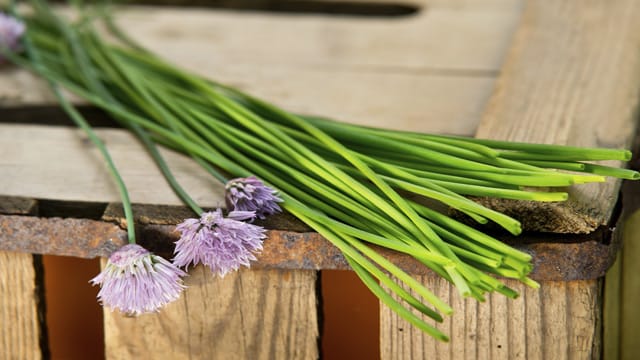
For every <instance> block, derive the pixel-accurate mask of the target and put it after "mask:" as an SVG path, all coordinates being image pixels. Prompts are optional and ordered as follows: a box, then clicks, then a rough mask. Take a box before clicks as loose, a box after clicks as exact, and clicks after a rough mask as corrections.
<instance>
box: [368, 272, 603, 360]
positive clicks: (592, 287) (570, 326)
mask: <svg viewBox="0 0 640 360" xmlns="http://www.w3.org/2000/svg"><path fill="white" fill-rule="evenodd" d="M421 281H422V282H423V284H425V285H426V286H427V287H429V288H430V289H433V290H434V292H435V294H436V295H437V296H439V297H440V298H442V299H444V300H449V302H450V303H451V304H453V306H454V311H455V313H454V315H453V316H451V317H448V318H446V319H445V320H444V322H443V323H442V324H438V325H437V328H438V329H441V330H443V331H444V332H446V333H447V334H450V335H451V341H450V342H449V343H441V342H438V341H436V340H434V339H433V338H431V337H429V336H428V335H425V334H424V333H422V332H420V331H419V330H417V329H415V328H414V327H412V326H411V325H410V324H409V323H407V322H406V321H404V320H402V319H401V318H399V317H398V315H397V314H396V313H394V312H393V311H391V310H389V308H387V307H386V306H383V305H381V319H380V334H381V343H380V347H381V349H380V350H381V358H382V359H383V360H385V359H437V360H440V359H452V360H453V359H455V360H461V359H469V360H471V359H496V360H499V359H540V360H543V359H592V358H598V357H599V356H600V336H601V335H600V332H599V330H598V329H599V324H600V323H599V321H600V311H601V306H602V301H601V297H600V284H601V280H584V281H568V282H562V281H544V282H542V287H541V288H540V289H539V290H533V289H529V288H525V287H524V286H523V285H521V284H519V283H517V282H515V281H507V285H508V286H510V287H512V288H514V289H516V290H518V291H519V292H520V294H521V296H520V298H518V299H516V300H509V299H506V298H505V297H504V296H502V295H499V294H492V295H491V296H489V297H488V298H487V301H486V302H485V303H478V302H477V301H475V300H473V299H462V298H461V297H460V296H459V294H458V293H457V290H456V289H455V288H454V287H453V286H452V285H449V283H447V282H446V281H445V280H443V279H440V278H436V277H429V276H424V277H422V278H421Z"/></svg>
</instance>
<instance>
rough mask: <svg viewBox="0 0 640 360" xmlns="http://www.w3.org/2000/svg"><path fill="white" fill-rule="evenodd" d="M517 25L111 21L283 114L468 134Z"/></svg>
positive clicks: (443, 10) (505, 8) (242, 18)
mask: <svg viewBox="0 0 640 360" xmlns="http://www.w3.org/2000/svg"><path fill="white" fill-rule="evenodd" d="M517 3H519V2H517ZM518 17H519V9H518V7H517V6H513V4H509V3H502V4H501V5H499V6H498V5H494V6H492V7H490V8H488V9H484V8H482V7H480V6H477V4H476V5H473V4H466V3H459V4H458V5H457V6H455V7H451V6H448V7H447V6H444V7H438V6H435V7H434V8H429V9H427V10H424V11H422V12H421V13H419V14H418V15H415V16H411V17H406V18H393V19H389V18H357V17H356V18H354V17H331V16H321V15H304V16H303V15H282V14H279V15H275V14H265V13H237V12H230V11H212V10H203V9H197V10H195V9H178V8H170V9H167V8H160V7H157V8H153V7H145V8H139V7H126V8H123V11H121V12H119V14H118V21H119V22H120V23H121V25H122V26H123V28H125V29H127V31H128V33H130V34H131V35H132V36H133V37H134V38H135V39H137V40H138V41H140V42H141V43H142V44H144V45H145V46H147V47H149V48H150V49H151V50H153V51H155V52H157V53H159V54H160V55H161V56H163V57H165V58H166V59H168V60H170V61H172V62H174V63H176V64H178V65H180V66H182V67H184V68H187V69H190V70H193V71H195V72H197V73H199V74H202V75H204V76H208V77H211V78H213V79H216V80H218V81H221V82H225V83H229V84H232V85H236V86H238V87H240V88H242V89H244V90H247V91H249V92H251V93H253V94H255V95H257V96H260V97H264V98H265V99H267V100H270V101H273V102H275V103H276V104H279V105H281V106H284V107H285V108H288V109H290V110H292V111H298V112H305V113H312V114H321V115H325V116H330V117H334V118H338V119H343V120H346V121H352V122H365V123H367V124H369V125H377V126H391V124H390V122H389V119H394V120H393V124H392V126H394V127H398V128H410V129H413V130H418V131H432V132H448V133H456V134H463V135H471V134H473V131H474V129H475V127H476V123H477V119H478V116H477V115H478V114H479V113H480V111H481V110H482V108H483V106H484V103H485V102H486V100H487V97H488V95H489V94H490V89H491V87H492V85H493V79H494V78H495V73H496V72H497V71H498V69H499V68H500V63H501V59H502V55H503V53H504V51H505V48H506V46H507V45H508V43H509V39H510V37H511V33H512V29H513V28H514V27H515V25H516V23H517V20H518ZM177 18H179V19H180V21H181V26H175V21H176V19H177ZM291 29H296V31H291ZM445 37H446V39H447V41H446V42H443V41H442V39H443V38H445ZM398 39H402V41H398ZM0 79H1V81H0V104H3V105H6V106H16V105H21V104H22V105H27V104H30V105H34V104H42V103H46V102H48V103H52V102H53V98H52V97H51V95H50V94H49V92H48V91H47V89H46V88H45V87H44V86H43V84H42V83H41V82H38V81H35V80H34V78H33V77H32V76H31V75H29V74H27V73H25V72H24V71H21V70H15V69H13V70H12V69H7V70H6V71H3V73H2V74H0ZM309 84H313V86H312V87H311V86H309ZM385 89H387V90H388V89H393V91H384V90H385ZM416 94H420V95H421V96H420V98H416V96H415V95H416Z"/></svg>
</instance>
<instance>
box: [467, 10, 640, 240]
mask: <svg viewBox="0 0 640 360" xmlns="http://www.w3.org/2000/svg"><path fill="white" fill-rule="evenodd" d="M638 16H640V2H638V1H636V0H615V1H590V2H588V3H585V2H584V1H579V0H562V1H534V0H532V1H528V2H527V6H526V9H525V11H524V15H523V18H522V22H521V23H520V25H519V28H518V30H517V32H516V35H515V37H514V42H513V44H512V45H511V49H510V51H509V53H508V55H507V59H506V62H505V65H504V67H503V68H502V71H501V76H500V77H499V79H498V82H497V86H496V89H495V91H494V93H493V95H492V97H491V100H490V101H489V104H488V106H487V110H486V112H485V113H484V116H483V118H482V121H481V123H480V125H479V127H478V131H477V133H476V136H477V137H482V138H495V139H506V140H512V141H524V142H540V143H553V144H562V145H575V146H590V147H610V148H628V147H629V146H630V144H631V141H632V139H633V136H634V134H635V131H634V130H635V128H636V126H637V117H636V114H637V110H638V102H639V99H640V92H639V90H640V87H639V86H638V84H640V56H638V48H639V47H640V22H639V21H638ZM619 186H620V181H616V180H609V181H607V183H606V184H589V185H582V186H578V187H572V188H571V189H570V190H569V192H570V194H571V197H570V199H569V201H567V202H565V203H546V204H527V203H525V202H518V201H502V200H501V201H494V200H491V201H487V202H486V203H488V204H490V205H491V206H492V207H494V208H496V209H498V210H500V211H503V212H507V213H509V214H512V215H515V216H516V217H518V218H520V219H522V220H523V226H524V228H525V229H530V230H539V231H552V232H571V233H575V232H583V233H588V232H591V231H593V230H594V229H595V228H597V227H598V226H600V225H604V224H607V223H608V221H609V218H610V216H611V213H612V211H613V208H614V206H615V204H616V201H615V199H616V198H617V192H618V189H619ZM553 219H557V221H556V220H553Z"/></svg>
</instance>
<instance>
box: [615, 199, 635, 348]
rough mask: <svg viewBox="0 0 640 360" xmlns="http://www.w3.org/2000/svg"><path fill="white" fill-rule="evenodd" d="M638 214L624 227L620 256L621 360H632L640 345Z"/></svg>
mask: <svg viewBox="0 0 640 360" xmlns="http://www.w3.org/2000/svg"><path fill="white" fill-rule="evenodd" d="M639 229H640V212H637V211H636V212H635V213H634V214H633V215H631V216H630V217H629V218H628V219H627V221H626V223H625V232H624V248H623V250H622V253H621V266H622V268H621V269H620V270H621V284H620V288H621V290H620V295H619V296H620V297H619V301H620V303H619V309H618V311H619V312H620V313H619V316H620V323H619V325H620V328H619V330H618V331H619V334H620V338H619V345H620V349H619V350H620V359H634V358H636V357H637V354H638V351H640V344H639V343H638V341H637V338H636V337H635V336H634V335H637V334H638V333H639V332H640V321H639V320H640V310H638V306H637V303H638V296H640V279H638V276H637V274H638V271H639V270H640V266H639V264H638V256H640V244H638V241H640V238H639V236H638V231H639Z"/></svg>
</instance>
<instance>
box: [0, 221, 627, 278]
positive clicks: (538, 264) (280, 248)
mask: <svg viewBox="0 0 640 360" xmlns="http://www.w3.org/2000/svg"><path fill="white" fill-rule="evenodd" d="M178 237H179V234H178V233H177V232H176V231H175V226H174V225H159V224H149V225H142V224H141V225H140V226H139V227H138V240H139V242H140V244H141V245H143V246H145V247H147V248H148V249H149V250H151V251H153V252H155V253H158V254H160V255H163V256H165V257H167V258H171V256H172V252H173V242H175V241H176V240H177V239H178ZM616 239H617V236H614V233H613V230H612V229H604V230H602V231H601V232H600V233H594V234H593V235H591V237H590V235H583V236H581V237H580V238H576V237H575V236H574V237H571V238H569V239H563V235H549V236H548V237H547V241H546V242H540V240H539V239H528V238H527V237H526V235H525V236H523V237H519V238H510V239H508V242H511V243H513V246H514V247H516V248H518V249H520V250H522V251H525V252H528V253H530V254H532V255H533V256H534V265H535V268H534V270H533V272H532V274H531V277H532V278H534V279H536V280H581V279H595V278H598V277H601V276H603V275H604V273H605V272H606V270H607V269H608V268H609V266H610V265H611V264H612V263H613V260H614V258H615V254H616V253H617V250H618V248H619V242H618V241H617V240H616ZM603 240H605V241H603ZM125 242H126V231H125V230H123V229H121V228H120V227H118V226H117V225H116V224H113V223H110V222H103V221H96V220H86V219H71V218H68V219H61V218H38V217H32V216H19V215H0V250H8V251H19V252H30V253H38V254H52V255H65V256H76V257H83V258H93V257H98V256H102V257H106V256H109V254H110V253H111V252H112V251H114V250H115V249H117V248H118V247H119V246H121V245H124V244H125ZM372 247H373V248H375V249H376V250H377V251H379V252H380V253H381V254H383V255H384V256H385V257H387V258H388V259H389V260H391V261H393V262H394V263H396V264H398V265H399V266H400V267H401V268H403V269H404V270H405V271H407V272H408V273H411V274H416V275H425V274H429V273H430V272H431V271H430V270H429V269H428V268H426V267H425V266H424V265H422V264H421V263H419V262H418V261H416V260H414V259H412V258H411V257H409V256H407V255H403V254H399V253H396V252H394V251H391V250H387V249H383V248H379V247H376V246H372ZM252 266H253V267H254V268H261V269H271V268H278V269H312V270H319V269H348V268H349V267H348V265H347V263H346V261H345V259H344V257H343V256H342V254H341V253H340V251H339V250H338V249H337V248H335V247H334V246H333V245H331V244H330V243H329V242H328V241H326V240H325V239H324V238H323V237H322V236H320V235H319V234H317V233H313V232H292V231H283V230H269V231H268V238H267V240H266V241H265V244H264V249H263V251H262V253H261V254H260V255H259V256H258V261H257V262H255V263H254V264H253V265H252Z"/></svg>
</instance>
